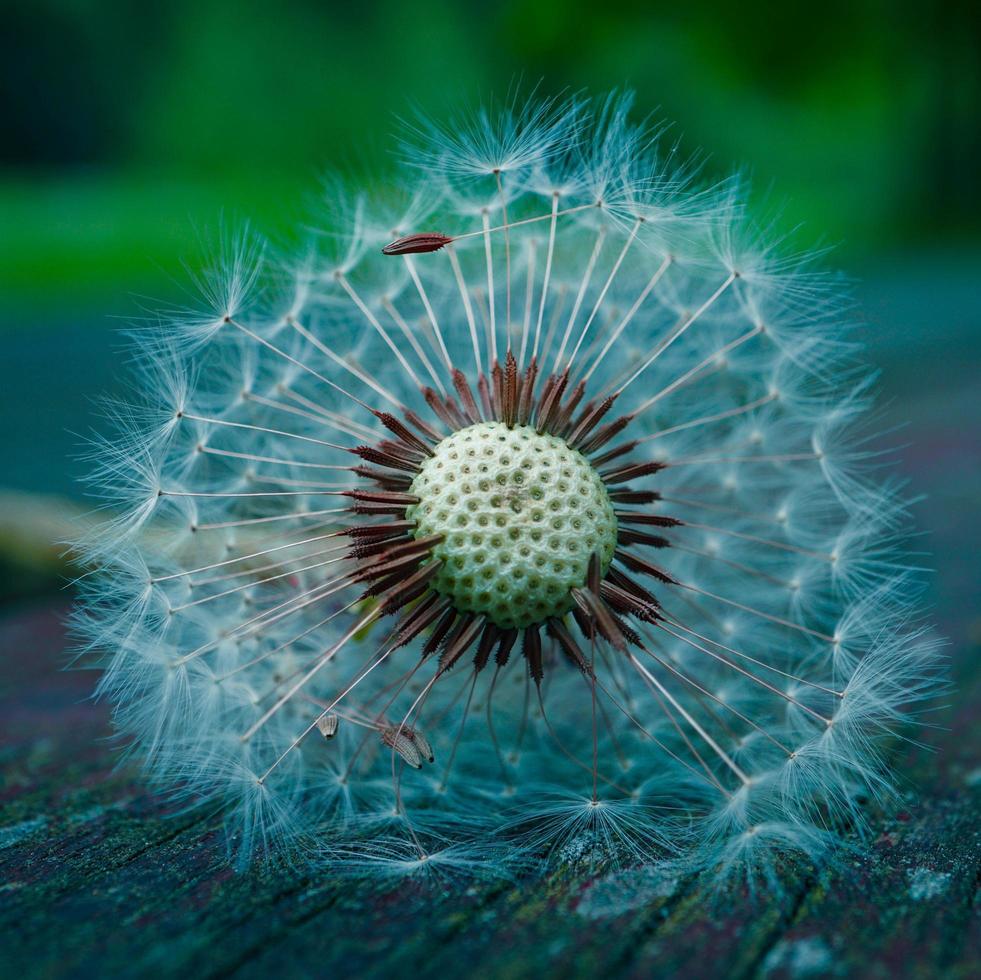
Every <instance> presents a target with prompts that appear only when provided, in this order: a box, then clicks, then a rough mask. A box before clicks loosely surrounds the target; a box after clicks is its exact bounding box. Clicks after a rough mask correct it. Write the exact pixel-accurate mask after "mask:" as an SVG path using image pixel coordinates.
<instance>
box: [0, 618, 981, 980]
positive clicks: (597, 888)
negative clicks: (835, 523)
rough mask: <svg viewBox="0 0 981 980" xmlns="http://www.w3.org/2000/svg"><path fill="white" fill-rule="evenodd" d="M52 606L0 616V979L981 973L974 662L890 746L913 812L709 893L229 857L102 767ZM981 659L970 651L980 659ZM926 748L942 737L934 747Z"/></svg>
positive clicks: (661, 881)
mask: <svg viewBox="0 0 981 980" xmlns="http://www.w3.org/2000/svg"><path fill="white" fill-rule="evenodd" d="M63 613H64V607H63V606H52V605H50V604H41V605H38V606H36V607H35V608H34V609H33V610H28V611H20V612H17V613H8V614H6V615H5V616H3V617H2V619H0V650H2V654H0V656H2V659H0V732H2V744H0V759H2V768H3V785H2V789H0V976H2V977H15V978H18V980H22V978H33V977H83V976H98V977H130V976H134V977H135V976H160V977H188V976H194V977H196V978H197V977H221V976H231V975H233V976H236V977H269V976H275V977H277V978H284V977H291V976H294V975H296V976H303V975H315V976H325V977H353V976H357V977H439V978H441V980H449V978H452V977H456V976H461V975H466V976H473V977H542V976H562V977H567V976H588V977H594V976H602V977H620V976H622V977H636V978H647V977H653V976H657V977H685V978H688V977H691V978H699V977H757V976H759V977H788V978H797V977H824V976H845V977H862V978H866V977H869V978H878V977H882V978H885V977H914V978H933V977H943V978H952V980H957V978H968V977H976V976H978V975H979V971H981V909H979V901H978V886H979V868H981V824H979V820H978V812H979V810H978V798H979V794H981V768H979V767H981V762H979V760H978V758H977V755H976V752H977V746H978V744H979V733H978V714H979V711H978V704H979V696H981V689H979V688H981V685H979V683H978V680H979V678H981V671H979V669H978V658H977V656H976V655H975V656H966V655H965V656H962V657H960V658H959V662H960V667H959V668H958V671H957V673H958V677H957V681H958V694H957V696H956V698H955V700H954V702H953V704H952V707H951V708H950V709H948V710H947V711H946V712H945V713H944V715H943V719H944V723H945V724H947V725H949V726H950V727H949V730H941V729H933V730H927V731H926V732H925V733H924V734H923V737H922V741H923V742H924V743H926V745H927V746H928V747H929V748H924V747H921V746H917V745H913V744H910V745H908V746H907V747H906V748H905V749H904V750H903V751H902V752H901V754H900V760H899V766H900V771H901V772H902V773H903V775H904V778H905V779H906V782H907V785H908V787H909V791H908V793H907V799H906V803H905V808H904V809H901V810H900V811H899V812H898V813H895V814H893V815H891V816H888V817H885V816H884V817H883V818H882V820H881V822H880V828H879V832H878V836H877V837H876V838H875V839H874V840H873V841H872V842H870V845H869V846H868V847H866V848H864V849H857V850H856V851H855V852H854V853H853V854H850V855H848V857H847V858H846V859H845V860H844V861H843V862H842V863H841V864H839V865H838V866H837V867H835V868H831V869H828V870H826V871H824V872H823V873H822V874H821V875H820V876H818V877H816V878H815V877H810V878H809V877H807V876H804V875H800V876H795V875H794V873H793V869H789V870H788V882H789V887H788V890H787V894H786V895H785V896H784V897H783V898H781V899H780V900H770V901H765V902H762V903H759V904H756V905H753V904H751V903H749V902H747V901H746V900H744V899H742V898H740V897H730V898H727V899H725V900H723V901H721V902H720V901H719V900H718V899H713V898H712V896H710V895H708V894H706V893H705V891H704V890H703V889H701V888H700V887H699V883H698V882H697V881H675V880H672V879H666V878H664V877H663V876H659V875H658V874H657V873H656V872H652V871H649V870H648V871H645V870H628V871H621V872H617V873H614V874H610V875H605V876H600V877H599V878H595V877H591V876H590V874H589V873H588V872H587V871H586V870H585V869H577V868H576V867H565V868H563V869H560V870H559V871H557V872H556V873H554V874H552V875H551V876H549V877H548V878H545V879H540V878H530V879H528V880H523V881H518V882H500V881H496V882H478V883H475V884H472V885H470V886H463V888H462V889H457V890H452V889H447V888H441V887H438V886H435V885H432V884H423V883H416V884H411V883H410V884H406V883H404V882H382V883H379V882H369V881H361V882H358V881H350V880H345V881H338V880H336V879H333V878H331V877H329V876H326V875H303V874H300V873H297V872H296V871H291V870H289V869H285V868H275V867H264V868H259V869H255V870H251V871H248V872H245V873H237V872H235V871H233V870H232V869H231V868H230V867H229V865H228V863H227V861H226V855H225V850H224V845H223V843H222V839H221V834H220V832H219V830H218V821H217V819H216V817H215V816H214V815H213V814H208V813H203V812H194V813H183V814H181V813H177V814H174V813H168V812H167V811H166V810H165V809H164V808H163V807H162V806H161V804H160V803H159V801H157V800H155V799H154V798H153V797H152V796H151V795H150V794H149V793H147V791H146V790H145V789H144V788H143V787H142V785H141V783H140V780H139V778H138V776H137V775H136V774H135V773H134V772H132V771H131V770H129V769H126V768H122V769H117V768H115V765H116V762H117V753H116V752H115V750H114V748H113V746H112V744H111V742H110V741H109V740H108V738H107V736H108V735H109V729H108V724H107V709H106V708H105V706H103V705H99V704H94V703H92V702H91V701H89V700H87V696H88V693H89V691H90V690H91V686H92V680H93V678H92V675H91V674H89V673H86V672H80V671H79V672H72V671H59V670H58V669H57V668H58V667H59V666H60V665H61V664H63V663H64V658H65V654H64V652H63V651H64V649H65V638H64V634H63V629H62V626H61V618H62V616H63ZM975 652H976V651H975ZM930 749H935V750H936V751H930Z"/></svg>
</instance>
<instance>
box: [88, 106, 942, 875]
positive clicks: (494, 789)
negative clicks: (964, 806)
mask: <svg viewBox="0 0 981 980" xmlns="http://www.w3.org/2000/svg"><path fill="white" fill-rule="evenodd" d="M629 108H630V101H629V99H628V98H625V97H611V98H609V99H607V100H606V101H604V102H602V103H601V104H599V105H593V104H590V103H587V102H585V101H582V100H578V99H573V100H571V101H567V102H537V103H531V104H529V105H528V106H524V107H523V106H520V105H517V104H512V105H510V106H505V107H503V108H499V109H495V110H488V111H486V112H481V113H480V114H478V115H477V116H476V117H473V118H470V119H468V120H466V121H465V122H462V123H460V124H459V125H457V126H455V127H454V128H452V129H447V130H442V129H439V128H437V127H435V126H432V125H429V124H421V125H420V126H418V127H416V128H415V129H414V130H412V131H411V132H410V136H409V140H410V142H407V143H406V144H405V145H404V146H403V148H402V158H403V159H402V166H401V180H402V182H403V183H402V185H401V186H400V187H399V188H398V192H397V193H395V194H387V195H381V196H379V197H378V198H377V199H374V198H372V197H370V196H369V195H368V194H365V195H364V196H358V197H357V198H355V199H351V198H343V197H342V198H339V199H338V200H337V201H336V202H334V204H333V207H332V210H331V218H332V220H331V221H330V227H331V233H330V234H324V235H322V236H315V237H314V239H313V240H312V241H311V242H310V244H309V247H308V248H307V249H306V250H305V251H304V252H303V253H302V254H301V255H300V257H299V258H297V259H295V260H284V259H282V258H281V257H276V258H269V257H267V256H266V255H265V254H264V253H263V251H262V250H261V249H260V248H258V247H256V246H255V245H252V244H247V245H246V244H242V243H233V244H232V246H231V247H230V248H228V249H226V252H227V254H226V255H225V257H224V260H223V262H222V263H221V264H220V266H219V268H218V269H217V270H216V271H215V272H214V273H213V274H212V275H211V276H209V277H206V279H205V280H204V282H203V284H202V285H203V289H202V295H203V297H204V305H203V307H202V308H201V309H199V310H196V311H185V312H181V313H178V314H173V315H168V316H163V317H161V322H160V323H159V324H158V325H157V326H155V327H154V328H153V329H149V328H148V329H144V330H140V331H138V332H137V342H138V344H139V345H140V349H141V360H140V363H141V367H142V370H141V374H140V382H141V389H142V391H141V394H142V399H141V402H140V404H139V405H138V406H136V407H128V408H119V409H117V410H116V411H115V413H114V415H115V420H116V423H117V425H116V430H115V432H114V434H113V435H112V437H111V438H109V439H106V440H105V441H104V442H102V443H100V444H99V445H98V446H97V447H96V450H95V457H96V459H97V471H96V482H97V484H98V485H99V486H100V487H101V488H102V490H103V492H104V493H105V495H106V497H107V502H108V503H109V504H111V505H112V506H113V511H112V517H111V519H110V520H109V521H107V522H106V523H105V524H103V525H102V526H101V527H100V529H99V531H98V532H97V533H96V534H95V535H93V536H92V537H91V538H90V539H89V540H88V541H86V542H84V548H85V552H86V555H87V557H88V559H89V560H90V562H91V563H92V564H93V565H94V566H95V567H96V571H95V572H94V573H93V574H92V575H91V576H89V577H87V578H85V579H83V583H82V585H83V590H84V595H83V599H82V603H81V607H80V611H79V615H78V623H79V626H80V629H81V630H82V631H83V632H84V634H85V636H86V641H87V644H88V647H89V649H91V650H94V651H101V652H102V654H103V662H104V673H103V675H102V679H101V681H100V685H99V692H100V694H102V695H104V696H105V697H107V698H108V699H109V700H110V701H111V703H112V705H113V710H114V717H115V723H116V725H117V727H118V729H119V732H120V733H121V735H123V736H125V737H126V739H128V741H129V744H130V746H131V751H132V752H133V753H135V754H136V755H137V756H138V757H139V758H140V760H141V761H142V763H143V764H144V766H145V767H146V770H147V772H148V774H149V776H150V777H151V778H152V779H153V780H154V782H155V783H156V784H157V785H159V786H161V787H165V788H167V789H169V790H170V791H171V792H173V793H175V794H177V795H178V796H181V797H182V798H186V799H189V800H207V801H219V802H220V803H221V804H222V806H223V807H224V812H225V814H226V816H227V822H228V833H229V840H230V841H231V842H232V844H233V845H234V847H235V848H237V850H238V853H239V855H240V857H241V859H242V860H248V859H250V858H251V857H252V856H255V855H257V854H261V853H266V852H274V853H292V854H302V855H304V856H305V857H307V858H309V859H312V860H316V861H320V862H323V863H324V864H328V865H329V864H331V863H333V864H335V865H336V866H338V867H342V866H345V865H348V864H350V863H351V862H352V861H361V862H364V863H367V864H368V865H369V866H370V867H373V868H377V869H379V871H383V872H385V873H392V874H409V873H415V872H420V871H427V872H428V871H433V870H439V871H447V870H456V871H460V870H465V871H466V873H471V872H473V871H474V870H476V869H478V868H484V869H489V870H492V871H502V870H505V869H508V868H513V866H514V863H513V862H514V861H515V860H521V861H524V860H532V859H534V860H542V859H546V860H547V859H548V858H549V857H550V856H559V857H560V858H562V859H564V860H570V856H572V857H575V858H576V859H578V858H579V857H582V856H583V855H588V857H589V860H591V861H594V860H596V861H602V862H605V863H610V862H634V863H636V862H648V861H657V860H662V859H664V858H665V857H670V858H672V859H673V860H678V861H683V862H685V864H686V866H688V867H693V868H700V869H703V870H704V871H705V873H707V874H713V875H716V876H718V877H719V878H727V877H729V876H731V875H733V874H736V875H745V876H747V877H749V878H751V879H753V880H760V879H762V880H763V881H764V882H767V881H769V882H772V881H773V880H775V879H774V877H773V866H774V865H773V862H774V861H775V860H776V859H777V858H778V857H779V856H780V855H781V854H785V853H787V852H796V853H800V854H802V855H804V856H806V857H810V858H817V857H819V856H820V855H821V854H822V853H823V852H824V851H825V850H826V849H827V848H828V847H829V846H830V845H831V844H832V843H833V841H834V839H835V831H836V830H838V829H840V828H842V827H846V826H850V827H855V826H856V825H860V824H861V823H862V821H863V814H864V807H863V800H864V799H865V798H867V797H876V798H881V797H883V796H885V795H887V794H888V792H889V776H888V772H887V769H886V768H885V765H884V762H883V758H882V753H881V742H882V739H883V737H884V736H888V735H890V734H892V733H893V732H894V731H895V730H896V728H897V726H899V725H900V724H901V722H902V719H903V717H904V711H905V709H907V708H909V707H910V706H912V705H915V704H916V703H917V702H920V701H922V700H923V699H924V698H926V697H928V696H929V695H930V694H931V692H932V691H933V682H932V680H931V677H932V675H933V664H934V660H935V656H936V643H935V642H934V641H933V640H932V639H931V638H930V636H929V635H928V634H927V633H926V632H925V631H924V629H923V628H922V627H921V626H919V625H918V624H917V621H916V620H915V618H914V615H913V613H912V612H911V609H912V607H913V603H914V600H915V597H916V594H917V591H918V580H917V571H916V570H915V569H912V568H910V567H909V564H908V560H907V559H906V558H905V557H904V555H903V554H902V553H901V550H900V542H901V536H902V527H903V522H904V519H905V511H904V502H903V498H902V488H901V487H898V486H896V485H895V484H893V483H889V482H883V481H882V478H881V477H880V476H879V475H878V468H879V466H880V463H881V459H880V458H879V456H877V454H876V451H875V450H874V449H873V448H872V445H871V443H870V442H869V441H868V440H867V438H866V437H865V436H863V435H862V434H861V433H860V431H859V430H857V429H856V424H858V423H860V422H861V420H862V418H863V415H864V414H865V413H866V411H867V409H868V407H869V402H870V394H869V383H868V373H867V372H866V371H865V370H864V369H863V368H862V366H861V365H860V364H859V363H858V362H857V361H856V360H855V359H854V357H855V348H854V345H853V343H852V342H851V341H850V340H849V339H848V336H847V319H848V315H849V312H848V305H847V301H846V299H845V298H844V297H843V296H842V295H841V293H840V290H838V289H837V288H836V286H835V284H834V282H833V280H831V279H830V278H829V277H827V276H825V275H823V274H822V273H821V272H820V271H819V270H817V269H816V267H815V266H814V264H813V262H812V261H811V260H809V259H808V258H807V257H806V256H796V257H787V256H786V255H783V254H781V253H780V252H779V251H778V250H777V249H775V248H774V247H773V246H772V245H771V244H769V243H768V242H767V241H766V239H765V237H764V236H760V235H758V234H755V233H754V232H753V230H752V225H751V224H750V223H749V222H748V220H747V218H746V217H745V215H744V211H743V203H742V202H743V196H744V195H743V190H742V188H741V187H740V185H739V183H738V181H727V182H723V183H722V184H719V185H715V186H702V185H701V184H699V182H698V173H697V168H695V167H692V166H688V165H685V164H679V162H678V161H677V159H676V156H677V154H676V152H675V150H674V148H673V147H669V148H668V149H667V150H666V151H665V150H664V149H663V146H662V141H661V137H660V134H659V133H658V132H657V131H656V130H652V129H650V128H649V127H648V126H646V125H637V124H635V123H633V122H632V121H631V119H630V115H629ZM413 140H414V141H415V142H411V141H413Z"/></svg>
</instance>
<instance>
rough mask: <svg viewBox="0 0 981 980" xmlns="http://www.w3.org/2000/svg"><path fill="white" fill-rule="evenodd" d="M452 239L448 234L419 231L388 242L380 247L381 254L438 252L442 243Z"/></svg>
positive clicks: (444, 243)
mask: <svg viewBox="0 0 981 980" xmlns="http://www.w3.org/2000/svg"><path fill="white" fill-rule="evenodd" d="M452 241H453V239H452V238H451V237H450V236H449V235H439V234H437V233H436V232H431V231H428V232H421V233H420V234H417V235H406V236H404V237H403V238H396V239H395V241H394V242H389V244H388V245H386V246H385V247H384V248H383V249H382V254H383V255H413V254H415V253H417V252H438V251H439V250H440V249H441V248H442V247H443V246H444V245H449V243H450V242H452Z"/></svg>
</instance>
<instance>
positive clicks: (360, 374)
mask: <svg viewBox="0 0 981 980" xmlns="http://www.w3.org/2000/svg"><path fill="white" fill-rule="evenodd" d="M289 322H290V326H292V327H293V329H294V330H296V332H297V333H299V334H300V336H301V337H305V338H306V339H307V340H308V341H309V342H310V343H311V344H313V346H314V347H316V348H317V350H319V351H320V352H321V353H323V354H326V355H327V356H328V357H329V358H330V359H331V360H332V361H333V362H334V363H335V364H336V365H337V366H338V367H342V368H344V370H345V371H347V372H348V373H349V374H352V375H353V376H354V377H355V378H357V379H358V380H359V381H360V382H361V383H362V384H363V385H367V387H369V388H370V389H371V390H372V391H373V392H374V393H375V394H376V395H378V396H379V397H380V398H384V399H385V401H387V402H389V404H391V405H394V406H395V407H396V408H397V409H399V410H400V411H401V410H402V409H403V408H404V406H403V405H402V403H401V402H400V401H399V400H398V399H397V398H395V397H394V396H393V395H391V394H390V393H389V392H388V391H386V390H385V388H384V387H383V386H382V385H381V384H380V383H379V382H378V381H377V380H376V379H375V378H372V377H370V376H369V375H368V374H367V373H366V372H365V371H362V370H361V369H360V368H356V367H355V366H354V365H353V364H348V362H347V361H345V360H344V358H343V357H340V356H339V355H338V354H335V353H334V352H333V351H332V350H331V349H330V348H329V347H328V346H327V345H326V344H325V343H324V342H323V341H322V340H318V339H317V338H316V337H315V336H314V335H313V334H312V333H311V332H310V331H309V330H308V329H307V328H306V327H305V326H303V324H302V323H300V321H299V320H296V319H294V318H293V317H290V321H289ZM362 404H364V403H363V402H362ZM365 408H368V410H369V411H371V409H370V407H369V406H367V405H365Z"/></svg>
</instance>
